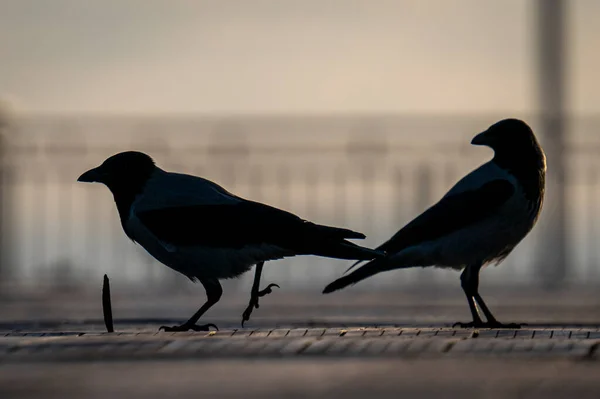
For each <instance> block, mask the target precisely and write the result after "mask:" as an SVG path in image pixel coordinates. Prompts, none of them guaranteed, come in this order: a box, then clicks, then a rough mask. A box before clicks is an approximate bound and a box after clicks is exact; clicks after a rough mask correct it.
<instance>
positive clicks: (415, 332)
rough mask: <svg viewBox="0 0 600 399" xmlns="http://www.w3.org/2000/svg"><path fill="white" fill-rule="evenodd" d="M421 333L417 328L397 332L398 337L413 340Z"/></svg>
mask: <svg viewBox="0 0 600 399" xmlns="http://www.w3.org/2000/svg"><path fill="white" fill-rule="evenodd" d="M420 332H421V330H420V329H417V328H406V329H402V330H399V331H398V334H399V336H401V337H402V338H414V337H416V336H417V335H419V333H420Z"/></svg>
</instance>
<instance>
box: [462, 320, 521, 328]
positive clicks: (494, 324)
mask: <svg viewBox="0 0 600 399" xmlns="http://www.w3.org/2000/svg"><path fill="white" fill-rule="evenodd" d="M526 325H527V324H525V323H522V324H518V323H506V324H503V323H500V322H499V321H492V322H483V321H478V322H475V321H472V322H470V323H461V322H458V323H454V324H453V325H452V328H456V327H460V328H512V329H518V328H521V326H526Z"/></svg>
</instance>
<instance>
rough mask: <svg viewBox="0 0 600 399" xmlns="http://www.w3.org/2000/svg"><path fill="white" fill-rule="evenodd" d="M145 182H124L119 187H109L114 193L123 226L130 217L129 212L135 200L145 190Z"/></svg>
mask: <svg viewBox="0 0 600 399" xmlns="http://www.w3.org/2000/svg"><path fill="white" fill-rule="evenodd" d="M144 187H145V182H144V183H141V182H140V183H138V184H126V185H125V184H123V185H119V186H118V187H109V188H110V191H112V193H113V197H114V199H115V204H116V205H117V211H118V212H119V218H120V219H121V224H122V225H123V228H125V225H126V223H127V220H128V219H129V214H130V210H131V206H132V205H133V202H134V201H135V199H136V198H137V196H138V195H140V194H141V193H142V192H143V191H144Z"/></svg>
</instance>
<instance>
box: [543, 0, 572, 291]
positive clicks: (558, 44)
mask: <svg viewBox="0 0 600 399" xmlns="http://www.w3.org/2000/svg"><path fill="white" fill-rule="evenodd" d="M566 5H567V2H566V1H564V0H538V2H537V29H538V49H539V51H538V64H537V73H536V74H537V76H538V77H539V79H538V93H539V104H540V109H541V115H540V116H541V132H542V134H543V137H544V147H545V150H546V155H547V157H548V174H547V181H546V199H547V204H546V205H547V206H546V208H547V209H552V213H551V214H549V215H548V216H549V218H548V219H546V220H545V226H544V229H543V231H544V234H543V236H542V242H541V248H540V252H539V255H540V256H539V257H538V264H537V266H538V270H537V275H538V276H539V278H540V279H541V282H542V285H543V287H544V288H546V289H554V288H559V287H561V286H562V284H563V282H564V281H565V279H566V277H567V268H568V266H567V242H566V239H567V237H566V220H567V208H566V199H565V196H566V184H567V181H566V175H565V169H566V168H565V166H566V165H565V137H564V135H565V123H564V121H565V118H564V88H565V84H564V66H565V15H564V14H565V13H564V11H565V8H566ZM548 249H551V250H548Z"/></svg>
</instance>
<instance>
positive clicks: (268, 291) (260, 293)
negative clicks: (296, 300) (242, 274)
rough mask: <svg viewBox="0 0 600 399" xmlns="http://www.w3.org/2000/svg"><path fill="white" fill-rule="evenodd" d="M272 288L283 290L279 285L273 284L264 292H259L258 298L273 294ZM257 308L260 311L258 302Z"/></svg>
mask: <svg viewBox="0 0 600 399" xmlns="http://www.w3.org/2000/svg"><path fill="white" fill-rule="evenodd" d="M271 287H277V288H281V287H280V286H279V285H277V284H272V283H271V284H269V285H267V288H265V289H264V290H261V291H258V296H259V297H263V296H265V295H267V294H270V293H272V292H273V290H272V289H271ZM256 308H257V309H258V301H257V302H256Z"/></svg>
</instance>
